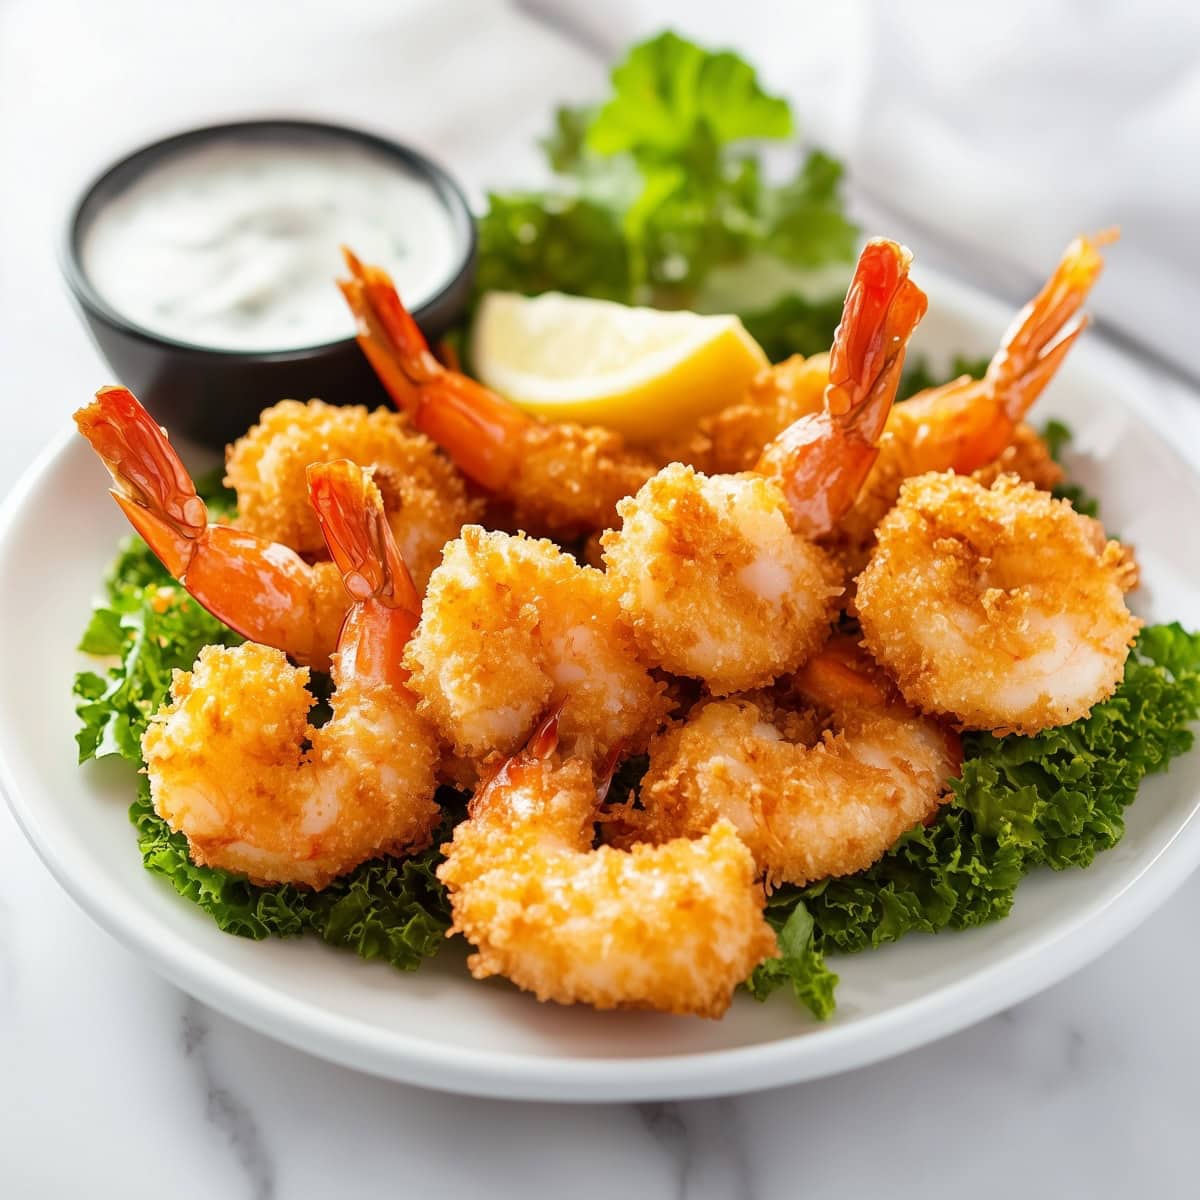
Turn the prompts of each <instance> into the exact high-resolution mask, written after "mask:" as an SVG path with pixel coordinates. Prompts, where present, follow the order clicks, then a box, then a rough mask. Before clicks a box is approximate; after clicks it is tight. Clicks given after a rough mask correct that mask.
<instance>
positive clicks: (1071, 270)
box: [676, 232, 1116, 573]
mask: <svg viewBox="0 0 1200 1200" xmlns="http://www.w3.org/2000/svg"><path fill="white" fill-rule="evenodd" d="M1115 236H1116V234H1115V232H1108V233H1103V234H1100V235H1098V236H1096V237H1095V238H1090V239H1089V238H1086V237H1080V238H1076V240H1075V241H1073V242H1072V243H1071V244H1070V245H1069V246H1068V247H1067V249H1066V251H1065V252H1064V253H1063V256H1062V259H1061V260H1060V262H1059V263H1058V265H1057V267H1056V268H1055V270H1054V272H1053V274H1052V275H1051V276H1050V278H1049V280H1048V281H1047V283H1046V285H1045V287H1044V288H1043V289H1042V291H1041V292H1040V293H1039V294H1038V295H1037V296H1035V297H1034V299H1033V300H1031V301H1030V302H1029V304H1027V305H1026V306H1025V308H1024V309H1022V310H1021V312H1019V313H1018V314H1017V316H1016V318H1015V320H1014V321H1013V324H1012V326H1011V327H1010V328H1009V330H1008V331H1007V333H1006V334H1005V336H1004V338H1003V340H1002V341H1001V343H1000V347H999V349H998V350H997V351H996V354H995V355H994V357H993V358H992V361H991V364H990V365H989V367H988V370H987V373H986V374H985V375H984V377H983V378H982V379H971V378H970V377H969V376H965V375H964V376H962V377H960V378H959V379H955V380H953V381H952V382H950V383H947V384H943V385H942V386H940V387H935V388H928V389H926V390H925V391H923V392H920V393H918V394H917V395H915V396H913V397H911V399H908V400H904V401H901V402H900V403H898V404H896V405H895V406H894V407H893V408H892V411H891V412H890V413H889V414H888V419H887V424H886V426H885V431H884V435H883V437H882V439H881V440H880V453H879V459H878V461H877V462H876V463H875V466H874V467H873V469H872V471H871V474H870V475H869V476H868V477H867V481H866V483H865V484H864V485H863V487H862V490H861V492H860V493H859V496H858V498H857V500H856V502H855V504H854V506H853V507H852V508H851V509H850V511H849V512H847V513H846V515H845V516H844V517H843V519H842V521H841V522H839V524H838V527H837V529H836V530H835V531H834V533H833V535H832V537H831V538H830V539H828V540H829V542H830V544H831V545H833V546H834V547H836V549H837V550H838V552H839V554H840V556H841V557H842V558H843V559H844V560H845V561H846V562H847V564H848V565H849V566H850V568H851V570H852V571H853V572H854V573H857V572H858V571H859V570H860V569H861V567H862V565H863V563H864V562H865V561H866V555H867V553H868V552H869V550H870V546H871V543H872V539H873V535H874V531H875V526H876V525H877V524H878V523H879V521H880V520H881V519H882V518H883V515H884V513H886V512H887V510H888V509H889V508H891V506H892V505H893V504H894V503H895V501H896V495H897V494H898V492H899V489H900V484H901V482H902V481H903V480H904V479H906V478H908V477H909V476H911V475H919V474H922V473H923V472H925V471H944V470H954V471H959V472H961V473H963V474H970V473H972V472H976V473H977V474H978V476H979V478H980V479H981V482H984V483H991V482H992V480H994V479H995V478H996V476H997V475H999V474H1003V473H1005V472H1012V473H1015V474H1017V475H1019V476H1020V477H1021V478H1022V479H1026V480H1028V481H1029V482H1030V483H1032V484H1034V485H1035V486H1036V487H1039V488H1043V489H1045V490H1047V491H1048V490H1049V489H1050V488H1052V487H1053V486H1054V485H1055V484H1056V483H1058V482H1059V481H1060V480H1061V478H1062V471H1061V469H1060V468H1059V467H1058V465H1057V464H1056V463H1055V462H1054V460H1053V459H1052V458H1051V457H1050V454H1049V451H1048V450H1047V448H1046V444H1045V442H1044V441H1043V440H1042V439H1041V437H1040V436H1039V435H1038V433H1037V432H1036V431H1035V430H1034V429H1033V428H1032V426H1030V425H1028V424H1026V423H1025V422H1024V421H1023V420H1022V418H1023V416H1024V415H1025V414H1026V413H1027V412H1028V411H1029V409H1030V407H1031V406H1032V404H1033V403H1034V401H1035V400H1036V399H1037V398H1038V396H1039V395H1041V393H1042V391H1043V389H1044V388H1045V387H1046V385H1047V383H1049V381H1050V380H1051V379H1052V378H1053V376H1054V374H1055V372H1056V371H1057V370H1058V368H1059V365H1060V364H1061V363H1062V360H1063V358H1064V357H1065V356H1066V354H1067V351H1068V350H1069V349H1070V348H1071V346H1072V345H1073V344H1074V342H1075V339H1076V338H1077V337H1078V336H1079V334H1080V333H1081V332H1082V331H1083V329H1084V328H1085V327H1086V324H1087V319H1086V317H1085V316H1083V315H1082V314H1080V313H1079V309H1080V307H1081V306H1082V304H1083V302H1084V300H1085V299H1086V298H1087V295H1088V292H1089V291H1090V290H1091V287H1092V285H1093V284H1094V283H1095V281H1096V279H1097V277H1098V276H1099V274H1100V271H1101V269H1102V267H1103V265H1104V263H1103V259H1102V258H1101V257H1100V253H1099V247H1101V246H1103V245H1104V244H1105V243H1106V242H1108V241H1111V240H1112V239H1113V238H1114V237H1115ZM828 369H829V358H828V356H827V355H823V354H818V355H813V356H812V357H811V358H808V359H799V358H798V357H797V358H793V359H787V360H785V361H784V362H782V363H779V364H777V365H776V366H774V367H770V368H768V369H767V370H766V371H764V372H762V373H761V374H760V376H759V377H758V379H756V380H755V382H754V384H753V385H752V386H751V388H750V389H749V390H748V391H747V394H746V395H745V397H743V399H742V400H741V401H740V402H739V403H737V404H734V405H731V406H730V407H729V408H727V409H725V410H723V411H722V412H719V413H716V414H714V415H712V416H710V417H707V418H705V419H704V421H702V422H701V424H700V426H699V429H698V431H697V432H696V433H694V434H693V435H691V436H690V437H689V438H687V439H684V440H683V441H682V443H681V444H679V445H678V446H677V447H676V448H677V449H678V450H679V452H680V455H681V457H683V458H684V461H686V462H690V463H693V464H694V465H696V466H697V467H700V468H702V469H703V470H705V471H709V472H725V473H729V472H736V471H746V470H749V469H750V468H751V467H752V466H753V465H754V463H755V461H756V460H757V458H758V455H759V454H760V453H761V451H762V447H763V446H765V445H766V444H767V443H768V442H769V441H770V440H771V439H772V438H773V437H775V436H777V435H778V434H779V433H780V432H781V431H782V430H783V429H785V428H787V426H788V425H789V424H790V423H791V422H793V421H795V420H797V419H798V418H799V417H800V416H802V415H804V414H805V413H809V412H815V411H818V410H819V407H820V404H821V401H822V389H823V380H822V373H823V372H827V371H828Z"/></svg>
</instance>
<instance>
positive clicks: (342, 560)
mask: <svg viewBox="0 0 1200 1200" xmlns="http://www.w3.org/2000/svg"><path fill="white" fill-rule="evenodd" d="M306 474H307V478H308V496H309V500H310V502H311V503H312V506H313V510H314V511H315V513H316V515H317V522H318V524H319V525H320V527H321V532H322V533H323V534H324V535H325V544H326V545H327V546H328V547H329V555H330V557H331V558H332V559H333V561H334V563H335V564H336V565H337V568H338V570H339V571H340V572H341V575H342V582H343V584H345V587H346V591H347V592H349V593H350V597H351V599H352V600H353V601H354V605H353V607H352V608H351V609H350V612H349V613H348V614H347V616H346V623H345V624H344V625H343V627H342V632H341V636H340V637H339V639H338V650H339V652H340V654H341V655H342V662H343V669H344V670H349V671H351V672H352V673H353V674H354V675H355V676H358V677H360V678H367V679H378V680H382V681H384V682H387V683H390V684H392V686H394V687H397V688H400V689H402V690H403V689H405V688H406V685H407V683H408V678H409V675H408V671H407V670H405V668H404V667H403V666H402V665H401V664H402V660H403V657H404V651H405V648H406V647H407V646H408V643H409V639H410V638H411V637H412V633H413V630H414V629H415V628H416V627H417V623H418V622H419V621H420V619H421V598H420V596H419V595H418V593H417V589H416V587H415V586H414V585H413V581H412V576H411V575H410V574H409V571H408V567H407V566H405V563H404V559H403V558H402V557H401V554H400V549H399V547H398V546H397V545H396V539H395V536H394V535H393V533H392V530H391V526H390V525H389V524H388V522H387V517H386V515H385V513H384V508H383V497H382V496H381V495H380V493H379V488H378V487H376V486H375V483H374V482H373V481H372V479H371V474H370V472H369V471H365V470H363V468H362V467H359V466H357V465H356V464H355V463H352V462H350V460H349V459H344V458H343V459H338V460H337V461H336V462H329V463H313V464H312V465H311V466H309V468H308V470H307V473H306Z"/></svg>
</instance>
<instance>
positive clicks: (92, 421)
mask: <svg viewBox="0 0 1200 1200" xmlns="http://www.w3.org/2000/svg"><path fill="white" fill-rule="evenodd" d="M75 424H76V426H78V428H79V432H80V433H81V434H83V436H84V437H85V438H87V440H88V442H89V443H90V444H91V447H92V449H93V450H95V451H96V453H97V454H98V455H99V456H100V459H101V460H102V461H103V463H104V465H105V467H107V468H108V473H109V474H110V475H111V476H112V478H113V482H114V483H115V484H116V487H114V488H113V489H112V496H113V499H114V500H116V502H117V504H118V505H119V506H120V508H121V511H122V512H123V513H124V514H125V516H126V517H128V518H129V522H130V524H131V525H132V526H133V527H134V529H136V530H137V531H138V533H139V534H141V536H142V537H143V538H145V540H146V542H147V544H148V545H149V546H150V549H151V550H153V551H154V553H155V554H156V555H158V557H159V559H160V560H161V561H162V564H163V566H164V567H166V568H167V570H168V571H170V573H171V574H172V575H173V576H175V577H176V578H177V579H178V578H180V577H182V576H183V574H184V573H185V572H186V571H187V567H188V564H189V563H190V562H191V559H192V556H193V554H194V553H195V547H196V545H197V542H198V540H199V539H200V538H201V537H202V536H203V534H204V532H205V529H206V528H207V525H208V513H207V511H206V510H205V507H204V501H203V500H201V499H200V497H199V496H198V495H197V494H196V487H195V484H193V483H192V478H191V476H190V475H189V474H188V472H187V468H186V467H185V466H184V465H183V463H182V461H181V460H180V458H179V455H178V454H176V453H175V449H174V447H173V446H172V445H171V443H170V442H169V441H167V435H166V434H165V433H164V432H163V430H162V429H161V428H160V426H159V424H158V422H157V421H155V420H154V418H153V417H152V416H151V415H150V414H149V413H148V412H147V411H146V410H145V409H144V408H143V407H142V406H141V404H139V403H138V401H137V400H136V399H135V398H134V395H133V393H132V392H130V391H129V390H128V389H127V388H122V387H107V388H101V389H100V390H99V391H98V392H97V393H96V398H95V399H94V400H93V401H92V402H91V404H89V405H87V406H86V407H85V408H81V409H79V411H78V412H77V413H75Z"/></svg>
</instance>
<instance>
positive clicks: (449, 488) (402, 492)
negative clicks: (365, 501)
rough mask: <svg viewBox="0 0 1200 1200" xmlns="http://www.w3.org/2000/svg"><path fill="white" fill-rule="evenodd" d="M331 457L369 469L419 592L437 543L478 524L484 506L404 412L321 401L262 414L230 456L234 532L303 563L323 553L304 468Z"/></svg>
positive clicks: (287, 404) (287, 403) (437, 553)
mask: <svg viewBox="0 0 1200 1200" xmlns="http://www.w3.org/2000/svg"><path fill="white" fill-rule="evenodd" d="M337 458H348V459H350V460H351V461H352V462H356V463H359V464H360V465H362V466H367V467H371V468H372V470H373V479H374V482H375V484H376V485H377V486H378V488H379V490H380V492H381V493H382V495H383V503H384V508H385V510H386V511H387V515H388V523H389V524H390V525H391V527H392V533H393V534H394V535H395V537H396V542H397V544H398V545H399V547H400V553H401V554H402V555H403V556H404V561H405V563H406V565H407V566H408V569H409V573H410V574H411V575H412V578H413V582H414V583H415V584H416V586H417V589H418V590H419V591H423V590H424V588H425V585H426V583H427V582H428V581H429V574H430V572H431V571H432V570H433V568H434V567H435V566H437V563H438V560H439V559H440V558H441V554H442V547H443V546H444V545H445V544H446V543H447V542H448V541H449V540H450V539H451V538H453V537H456V536H457V535H458V531H459V530H460V529H461V528H462V527H463V526H464V525H466V524H468V523H469V522H471V521H475V520H478V519H479V517H480V515H481V513H482V504H481V502H480V501H479V500H478V499H472V498H471V497H469V496H468V495H467V489H466V484H465V481H464V479H463V477H462V475H461V474H460V473H459V472H458V470H457V469H456V468H455V467H454V465H453V464H452V463H451V462H450V461H449V460H448V459H447V458H446V457H445V456H444V455H443V454H442V453H441V452H440V451H439V450H438V448H437V447H436V446H435V445H434V443H433V442H431V441H430V440H429V438H427V437H425V436H424V435H423V434H420V433H417V432H416V431H415V430H413V429H412V428H411V427H410V426H409V424H408V420H407V418H406V417H404V415H403V414H401V413H397V412H395V411H392V410H388V409H383V408H380V409H377V410H376V411H375V412H368V410H367V409H366V408H363V407H362V406H361V405H357V406H350V405H347V406H342V405H336V404H324V403H322V402H321V401H320V400H310V401H308V403H307V404H301V403H300V402H299V401H297V400H282V401H280V402H279V403H278V404H275V405H272V406H271V407H270V408H268V409H266V410H264V412H263V413H262V415H261V416H260V417H259V420H258V423H257V424H256V425H255V426H254V427H253V428H252V429H250V430H249V431H248V432H247V433H246V434H245V435H243V436H242V437H241V438H239V439H238V440H237V441H236V442H234V443H233V444H232V445H231V446H230V447H229V450H228V452H227V454H226V463H225V470H226V475H225V483H226V484H227V486H229V487H231V488H233V489H234V491H236V492H237V509H238V517H237V525H238V527H239V528H240V529H245V530H248V531H249V532H250V533H254V534H257V535H258V536H259V537H263V538H267V539H268V540H270V541H273V542H281V543H282V544H283V545H285V546H291V548H292V549H293V550H295V551H297V552H298V553H299V554H302V555H304V556H306V557H309V558H312V557H315V556H320V557H324V554H325V541H324V539H323V538H322V536H321V529H320V527H319V525H318V524H317V518H316V515H315V513H314V512H313V508H312V505H311V504H309V502H308V489H307V487H306V486H305V481H304V472H305V469H306V468H307V467H308V465H309V463H314V462H329V461H330V460H332V459H337Z"/></svg>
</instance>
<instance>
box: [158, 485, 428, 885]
mask: <svg viewBox="0 0 1200 1200" xmlns="http://www.w3.org/2000/svg"><path fill="white" fill-rule="evenodd" d="M309 481H310V487H311V492H312V499H313V504H314V506H316V508H317V510H318V512H319V514H320V520H321V524H322V527H323V528H324V529H325V530H326V536H327V537H328V538H329V542H330V548H331V550H332V551H333V556H334V559H335V561H337V562H339V563H340V564H341V567H342V569H343V571H344V580H345V584H346V587H347V589H348V590H349V591H350V592H351V594H352V595H353V596H354V597H355V603H354V606H353V608H352V609H351V611H350V615H349V617H348V618H347V621H346V625H345V628H344V630H343V632H342V635H341V639H340V641H339V642H338V650H337V653H336V654H335V655H334V660H333V680H334V684H335V685H336V691H335V692H334V696H333V716H332V717H331V719H330V720H329V721H328V722H327V723H326V724H325V725H323V726H321V727H320V728H319V729H314V728H312V727H310V726H309V724H308V721H307V713H308V710H309V709H310V708H311V707H312V705H313V703H314V701H313V697H312V695H311V694H310V693H309V692H308V690H307V689H306V687H305V685H306V684H307V682H308V671H307V670H305V669H303V668H299V669H298V668H295V667H293V666H291V665H290V664H289V663H288V661H287V659H286V658H284V656H283V654H282V653H280V651H278V650H273V649H270V648H268V647H266V646H257V645H255V644H254V643H252V642H247V643H246V644H245V645H242V646H237V647H233V648H227V647H223V646H206V647H205V648H204V649H203V650H202V651H201V652H200V657H199V658H198V659H197V661H196V665H195V666H194V667H193V668H192V670H191V671H176V672H175V678H174V680H173V682H172V684H171V702H170V703H169V704H167V705H166V706H165V707H164V708H163V709H162V711H160V712H159V713H158V714H157V715H156V716H155V717H154V718H153V720H152V721H151V723H150V725H149V727H148V728H147V730H146V733H145V735H144V736H143V738H142V753H143V755H144V756H145V759H146V770H147V773H148V774H149V776H150V792H151V795H152V797H153V799H154V807H155V810H156V811H157V812H158V814H159V815H160V816H161V817H162V818H163V819H164V820H165V821H166V822H167V824H168V825H170V826H171V828H172V829H174V830H177V831H179V832H182V833H183V834H185V835H186V837H187V839H188V848H189V852H190V855H191V858H192V861H193V862H195V863H197V864H200V865H207V866H213V867H221V868H223V869H225V870H228V871H236V872H239V873H240V874H244V875H246V876H248V877H249V878H250V879H251V880H252V881H254V882H256V883H296V884H304V885H306V886H308V887H313V888H322V887H324V886H325V885H326V884H328V883H329V882H330V880H332V879H335V878H337V876H339V875H342V874H344V873H345V872H346V871H349V870H350V869H351V868H353V867H355V866H357V865H358V864H359V863H361V862H363V861H365V860H366V859H368V858H373V857H375V856H376V855H378V854H399V853H402V852H404V851H406V850H412V849H417V848H420V847H422V846H425V845H428V843H429V839H430V837H431V835H432V833H433V830H434V828H435V826H436V825H437V820H438V806H437V805H436V803H435V802H434V799H433V797H434V789H435V787H436V778H435V766H436V762H437V750H438V747H437V741H436V739H435V737H434V735H433V732H432V730H431V729H430V728H429V726H428V725H426V723H425V722H424V721H423V720H422V719H421V718H420V717H419V716H418V715H417V713H416V707H415V700H414V698H413V696H412V695H411V693H409V692H408V691H407V689H406V687H405V672H404V671H403V669H402V668H401V667H400V665H399V664H400V654H399V649H400V648H402V647H403V644H404V642H405V641H406V639H407V638H408V636H409V634H410V633H411V631H412V629H413V626H414V625H415V624H416V620H417V613H418V610H419V607H420V601H419V599H418V597H417V594H416V592H415V590H414V589H413V586H412V582H411V580H409V578H408V576H407V572H406V571H405V569H404V564H403V562H402V561H401V559H400V557H399V554H398V553H397V551H396V547H395V542H394V540H393V539H392V537H391V535H390V531H389V529H388V526H387V523H386V521H385V519H384V516H383V507H382V502H381V500H380V497H379V493H378V491H377V490H376V488H375V487H374V485H372V484H371V483H370V481H369V479H368V478H367V477H366V476H365V475H364V474H363V473H362V471H361V470H360V469H359V468H358V467H356V466H354V465H353V464H351V463H349V462H345V461H343V462H339V463H329V464H326V465H324V466H314V467H312V468H311V470H310V472H309ZM306 746H307V748H306Z"/></svg>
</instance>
